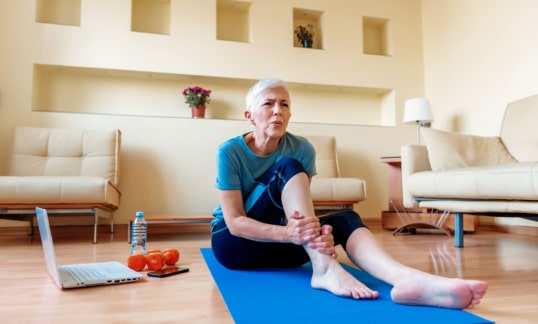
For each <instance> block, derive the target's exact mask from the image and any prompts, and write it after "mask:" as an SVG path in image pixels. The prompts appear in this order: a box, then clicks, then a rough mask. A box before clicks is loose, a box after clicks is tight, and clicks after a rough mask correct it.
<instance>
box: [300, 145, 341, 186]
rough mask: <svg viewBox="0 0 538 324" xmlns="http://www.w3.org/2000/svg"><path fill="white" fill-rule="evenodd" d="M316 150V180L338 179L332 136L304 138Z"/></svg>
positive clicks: (336, 156) (338, 171)
mask: <svg viewBox="0 0 538 324" xmlns="http://www.w3.org/2000/svg"><path fill="white" fill-rule="evenodd" d="M306 138H307V139H308V141H309V142H310V143H312V145H313V146H314V150H316V170H317V172H318V174H317V176H316V177H318V178H338V177H340V169H339V168H338V155H337V154H336V139H335V138H334V136H306Z"/></svg>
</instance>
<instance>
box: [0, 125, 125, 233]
mask: <svg viewBox="0 0 538 324" xmlns="http://www.w3.org/2000/svg"><path fill="white" fill-rule="evenodd" d="M120 144H121V133H120V131H119V130H81V129H50V128H36V127H16V128H15V129H14V132H13V145H12V151H11V154H10V160H9V171H8V174H7V175H4V176H0V218H4V219H11V220H25V221H30V225H32V221H33V217H34V216H35V207H37V206H39V207H42V208H47V209H48V210H49V214H50V215H69V216H70V215H91V216H93V217H94V235H93V242H94V243H97V224H98V219H99V215H98V210H102V211H105V212H107V213H108V216H109V218H110V224H111V231H113V224H114V222H113V212H114V211H115V210H116V209H117V208H118V207H119V203H120V196H121V192H120V189H119V185H120V181H119V175H120V172H119V171H120V163H119V158H120V154H119V153H120ZM31 228H32V229H33V226H32V227H31Z"/></svg>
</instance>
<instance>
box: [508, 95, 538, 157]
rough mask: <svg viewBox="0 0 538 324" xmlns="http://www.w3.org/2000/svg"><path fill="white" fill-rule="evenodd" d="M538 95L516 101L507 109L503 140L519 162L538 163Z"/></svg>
mask: <svg viewBox="0 0 538 324" xmlns="http://www.w3.org/2000/svg"><path fill="white" fill-rule="evenodd" d="M536 127H538V95H534V96H531V97H527V98H523V99H520V100H517V101H514V102H512V103H510V104H509V105H508V107H506V111H505V113H504V120H503V125H502V128H501V138H502V141H503V143H504V145H506V148H507V149H508V151H509V152H510V154H512V156H514V157H515V158H516V159H517V160H518V161H520V162H524V161H538V149H537V148H538V131H536Z"/></svg>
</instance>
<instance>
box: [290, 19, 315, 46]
mask: <svg viewBox="0 0 538 324" xmlns="http://www.w3.org/2000/svg"><path fill="white" fill-rule="evenodd" d="M295 35H296V36H297V40H298V41H299V43H301V44H302V45H303V47H311V46H312V43H313V41H314V40H313V39H314V25H312V24H308V25H306V27H305V26H303V25H299V26H297V28H295ZM308 45H310V46H308Z"/></svg>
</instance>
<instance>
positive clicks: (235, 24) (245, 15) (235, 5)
mask: <svg viewBox="0 0 538 324" xmlns="http://www.w3.org/2000/svg"><path fill="white" fill-rule="evenodd" d="M217 39H218V40H226V41H233V42H243V43H249V42H250V2H245V1H235V0H218V1H217Z"/></svg>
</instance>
